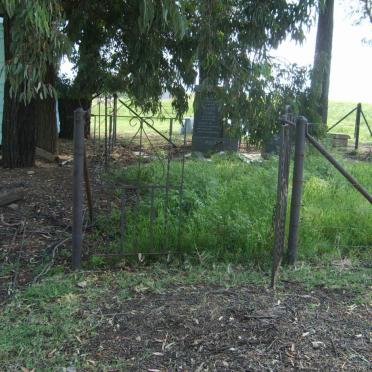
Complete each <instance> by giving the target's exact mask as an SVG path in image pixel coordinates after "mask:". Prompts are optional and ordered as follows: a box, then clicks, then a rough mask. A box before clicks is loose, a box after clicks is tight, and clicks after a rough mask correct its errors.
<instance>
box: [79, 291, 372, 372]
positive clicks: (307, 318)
mask: <svg viewBox="0 0 372 372" xmlns="http://www.w3.org/2000/svg"><path fill="white" fill-rule="evenodd" d="M97 310H98V311H102V313H103V314H102V315H103V316H105V317H107V319H108V321H107V322H106V326H104V327H101V329H98V332H97V336H96V338H95V339H93V340H89V341H88V345H87V346H85V347H84V348H83V350H82V352H84V353H87V354H88V358H90V359H91V360H92V363H93V364H94V361H96V362H100V363H102V362H103V363H104V364H105V365H110V363H111V362H112V361H114V360H122V361H123V360H124V361H125V365H126V367H127V369H128V370H130V371H153V372H156V371H200V372H201V371H297V370H305V371H343V370H345V371H351V370H354V371H367V370H369V368H370V366H371V365H370V358H371V355H372V347H371V333H370V323H369V322H370V319H371V315H372V314H371V312H370V309H368V307H367V306H365V305H355V304H354V303H353V297H352V295H351V294H348V293H347V292H345V291H340V290H339V291H332V290H326V289H322V288H318V289H316V290H313V291H311V292H309V291H306V290H305V289H303V288H302V287H301V286H300V285H298V284H287V286H286V288H284V289H281V290H279V291H278V292H277V293H275V294H274V293H273V292H271V291H269V290H267V289H266V288H264V287H253V286H252V287H240V288H231V289H223V288H218V287H214V288H211V287H204V286H195V287H178V288H174V289H171V290H167V291H165V292H164V293H161V294H153V293H152V294H150V293H148V294H146V293H142V294H139V295H138V296H136V297H135V298H134V299H133V298H131V299H128V300H125V301H124V302H119V301H118V300H117V297H116V295H115V291H113V292H112V293H110V294H109V295H108V298H107V299H106V300H105V301H104V302H103V303H101V305H100V307H99V308H98V309H97ZM112 370H116V369H115V368H113V369H112Z"/></svg>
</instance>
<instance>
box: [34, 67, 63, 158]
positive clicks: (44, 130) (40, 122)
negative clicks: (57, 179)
mask: <svg viewBox="0 0 372 372" xmlns="http://www.w3.org/2000/svg"><path fill="white" fill-rule="evenodd" d="M54 80H55V73H54V68H53V66H49V68H48V73H47V76H46V83H51V84H53V83H54ZM35 109H36V112H35V121H36V125H37V129H36V138H37V146H38V147H40V148H41V149H43V150H45V151H48V152H50V153H51V154H56V153H57V152H58V141H57V117H56V102H55V99H54V98H52V97H48V98H46V99H43V100H40V99H38V100H37V101H36V105H35Z"/></svg>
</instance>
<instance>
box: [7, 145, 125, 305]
mask: <svg viewBox="0 0 372 372" xmlns="http://www.w3.org/2000/svg"><path fill="white" fill-rule="evenodd" d="M87 153H88V160H89V163H88V164H89V168H90V178H91V184H92V189H93V196H94V203H95V204H96V205H100V204H101V202H102V200H103V201H105V200H106V203H107V196H108V195H109V193H107V192H105V190H104V189H103V187H102V185H101V184H100V183H99V181H98V177H96V176H97V172H98V171H99V169H98V168H99V167H100V165H99V164H98V163H97V162H96V161H95V158H94V157H93V152H92V148H91V147H90V146H89V144H88V151H87ZM71 154H72V143H71V141H61V143H60V155H59V162H58V163H57V162H55V163H50V162H46V161H43V160H42V159H37V160H36V164H35V167H33V168H29V169H13V170H10V169H0V175H1V177H0V190H1V189H5V190H9V189H10V190H11V189H12V188H13V187H14V186H15V185H17V186H22V187H23V188H24V190H25V197H24V198H23V199H22V200H19V201H17V202H15V203H13V204H12V205H10V206H4V207H0V270H1V271H0V273H1V275H0V302H1V300H2V299H4V298H5V297H7V295H8V294H10V293H11V292H12V290H13V289H14V288H16V287H22V286H23V285H25V284H28V283H30V282H31V281H33V280H35V278H36V279H37V277H38V276H39V274H40V270H42V269H41V268H42V267H44V265H46V266H48V267H49V263H50V261H51V260H53V259H54V258H55V256H57V254H58V252H57V251H60V250H62V249H63V248H64V247H69V246H70V244H71V243H70V240H69V239H70V236H71V217H72V155H71ZM124 155H125V154H119V156H118V158H120V157H121V156H122V157H125V158H126V159H127V158H128V157H127V156H124ZM119 160H120V159H119ZM85 215H87V212H86V208H85ZM58 259H59V261H61V262H60V263H63V261H64V260H65V259H64V258H63V257H60V256H59V257H58ZM66 260H67V261H68V262H66V264H67V265H66V267H68V266H69V258H67V259H66Z"/></svg>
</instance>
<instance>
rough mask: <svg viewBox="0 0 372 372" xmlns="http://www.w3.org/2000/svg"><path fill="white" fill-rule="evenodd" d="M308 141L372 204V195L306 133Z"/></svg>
mask: <svg viewBox="0 0 372 372" xmlns="http://www.w3.org/2000/svg"><path fill="white" fill-rule="evenodd" d="M306 137H307V139H308V141H309V142H310V143H311V144H312V145H313V146H314V147H315V148H316V149H317V150H318V151H319V152H320V153H321V154H322V155H323V156H324V157H325V158H326V159H327V160H328V161H329V162H330V163H331V164H332V165H333V166H334V167H335V168H336V169H337V170H338V171H339V172H340V173H341V174H342V175H343V176H344V177H345V178H346V179H347V180H348V181H349V182H350V184H351V185H352V186H353V187H354V188H355V189H356V190H357V191H359V192H360V193H361V194H362V195H363V196H364V197H365V198H366V199H367V200H368V201H369V202H370V203H371V204H372V195H371V194H370V193H369V192H368V191H367V190H366V189H365V188H364V187H363V186H362V185H361V184H360V183H359V182H358V181H357V180H356V179H355V178H354V177H353V176H352V175H351V174H350V173H349V172H348V171H347V170H346V169H345V168H344V167H343V166H342V165H341V164H340V163H339V162H338V161H337V160H336V159H335V158H334V157H333V156H332V155H331V154H330V153H329V152H328V151H327V150H326V149H325V148H324V147H323V146H322V145H321V144H320V143H319V142H318V141H316V139H315V138H313V137H312V136H310V135H309V134H308V133H307V134H306Z"/></svg>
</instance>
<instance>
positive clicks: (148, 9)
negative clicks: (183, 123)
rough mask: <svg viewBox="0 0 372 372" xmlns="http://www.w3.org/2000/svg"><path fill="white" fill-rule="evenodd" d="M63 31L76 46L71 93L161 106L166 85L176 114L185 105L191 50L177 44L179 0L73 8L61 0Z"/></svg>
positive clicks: (181, 26)
mask: <svg viewBox="0 0 372 372" xmlns="http://www.w3.org/2000/svg"><path fill="white" fill-rule="evenodd" d="M64 9H65V12H66V17H67V19H68V23H67V25H66V29H65V31H66V33H67V35H68V37H69V39H70V40H71V41H72V42H73V43H74V44H75V45H76V48H74V53H73V56H72V61H73V62H74V64H75V66H76V70H77V76H76V79H75V80H74V82H73V89H74V91H75V95H77V94H81V95H82V96H84V97H87V96H92V95H94V94H97V93H98V94H100V93H107V92H111V93H112V92H122V93H125V95H126V96H127V97H128V98H130V99H131V100H133V102H134V104H135V105H137V106H140V107H141V108H142V109H143V110H145V111H152V112H156V111H158V110H159V108H160V96H161V95H162V93H163V92H164V91H165V90H168V91H170V92H171V93H172V95H173V96H174V97H175V107H176V108H177V113H178V114H179V115H181V114H183V113H184V112H185V111H186V110H187V94H186V88H187V86H189V85H190V84H192V82H193V81H194V79H195V73H194V71H193V70H192V64H190V62H189V61H190V58H189V57H186V55H192V54H191V51H186V50H182V49H180V52H179V53H178V54H177V53H175V52H174V48H176V47H177V48H178V45H179V42H180V38H182V36H183V35H184V33H185V29H186V26H187V22H186V19H185V17H184V13H183V9H182V2H175V1H170V0H167V1H160V0H141V1H138V0H130V1H126V2H123V1H121V0H114V1H112V0H105V1H90V2H84V3H82V4H81V5H80V6H79V8H78V9H76V2H75V1H69V0H67V1H65V2H64Z"/></svg>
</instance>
